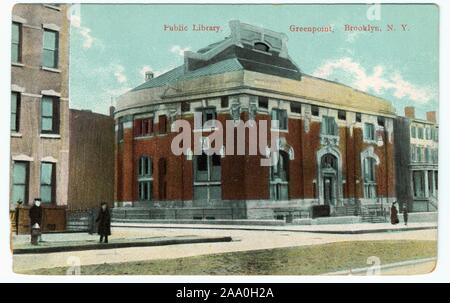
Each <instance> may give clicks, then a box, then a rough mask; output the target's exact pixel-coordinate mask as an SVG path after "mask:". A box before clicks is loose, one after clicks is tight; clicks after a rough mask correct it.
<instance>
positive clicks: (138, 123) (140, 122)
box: [134, 117, 153, 137]
mask: <svg viewBox="0 0 450 303" xmlns="http://www.w3.org/2000/svg"><path fill="white" fill-rule="evenodd" d="M152 133H153V118H150V117H149V118H143V119H136V120H134V136H135V137H144V136H150V135H151V134H152Z"/></svg>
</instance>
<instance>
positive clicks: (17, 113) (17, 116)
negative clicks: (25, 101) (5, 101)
mask: <svg viewBox="0 0 450 303" xmlns="http://www.w3.org/2000/svg"><path fill="white" fill-rule="evenodd" d="M13 96H16V98H15V103H16V104H15V107H16V110H15V112H14V113H13V110H12V109H13ZM21 97H22V94H21V93H19V92H14V91H13V92H11V116H10V119H11V123H12V122H13V121H14V128H13V127H12V124H11V123H10V131H11V132H13V133H18V132H20V110H21V104H22V98H21ZM13 115H14V117H13Z"/></svg>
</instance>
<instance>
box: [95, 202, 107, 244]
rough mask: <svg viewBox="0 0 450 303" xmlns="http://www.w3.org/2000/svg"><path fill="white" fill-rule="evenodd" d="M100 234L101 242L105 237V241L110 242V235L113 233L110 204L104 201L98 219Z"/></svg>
mask: <svg viewBox="0 0 450 303" xmlns="http://www.w3.org/2000/svg"><path fill="white" fill-rule="evenodd" d="M95 222H97V223H98V234H99V235H100V243H102V242H103V238H104V239H105V243H108V236H109V235H111V215H110V213H109V209H108V205H107V204H106V203H105V202H102V204H101V205H100V211H99V212H98V216H97V219H96V220H95Z"/></svg>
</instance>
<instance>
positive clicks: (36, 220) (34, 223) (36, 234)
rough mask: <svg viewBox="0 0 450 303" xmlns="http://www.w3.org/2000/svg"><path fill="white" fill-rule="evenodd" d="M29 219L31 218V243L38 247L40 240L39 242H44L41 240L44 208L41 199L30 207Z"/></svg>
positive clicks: (36, 200)
mask: <svg viewBox="0 0 450 303" xmlns="http://www.w3.org/2000/svg"><path fill="white" fill-rule="evenodd" d="M29 217H30V233H31V243H32V244H34V245H36V244H37V241H38V240H39V242H41V241H42V238H41V226H42V207H41V199H40V198H35V199H34V201H33V206H31V207H30V211H29Z"/></svg>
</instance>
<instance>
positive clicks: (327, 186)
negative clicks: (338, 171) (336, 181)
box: [323, 177, 333, 205]
mask: <svg viewBox="0 0 450 303" xmlns="http://www.w3.org/2000/svg"><path fill="white" fill-rule="evenodd" d="M323 201H324V204H327V205H331V204H333V177H323Z"/></svg>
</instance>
